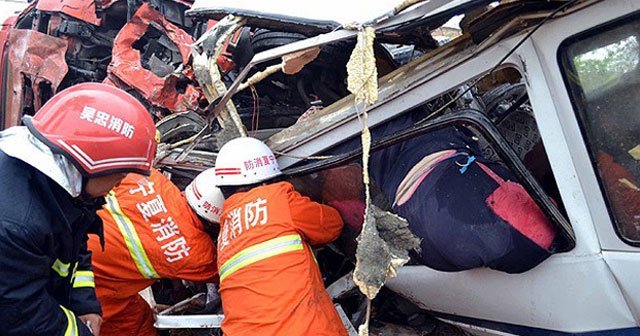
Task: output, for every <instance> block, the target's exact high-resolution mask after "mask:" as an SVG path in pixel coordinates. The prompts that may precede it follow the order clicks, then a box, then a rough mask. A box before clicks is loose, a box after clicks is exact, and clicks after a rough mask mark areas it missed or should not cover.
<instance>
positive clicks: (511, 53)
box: [416, 0, 578, 124]
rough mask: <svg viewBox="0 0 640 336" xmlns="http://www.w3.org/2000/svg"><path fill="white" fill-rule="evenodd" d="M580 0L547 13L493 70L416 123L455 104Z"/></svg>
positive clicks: (572, 0) (573, 0)
mask: <svg viewBox="0 0 640 336" xmlns="http://www.w3.org/2000/svg"><path fill="white" fill-rule="evenodd" d="M577 1H578V0H571V1H569V2H567V3H565V4H564V5H562V6H560V7H558V8H556V9H555V10H554V11H553V12H551V13H549V15H547V16H546V17H545V18H544V19H542V21H540V22H539V23H538V24H537V25H536V26H535V27H534V28H533V29H532V30H531V31H530V32H528V33H527V35H525V36H524V37H523V38H522V39H521V40H520V41H518V43H516V45H515V46H513V48H511V50H509V52H507V53H506V54H505V55H504V56H503V57H502V58H501V59H500V60H499V61H498V63H496V65H495V66H494V67H493V68H491V70H489V72H487V73H486V74H484V76H481V77H479V78H477V79H476V80H475V81H473V83H471V85H469V86H468V87H467V88H466V89H465V90H464V91H462V92H461V93H460V94H458V95H457V96H456V97H455V98H453V99H452V100H450V101H449V102H448V103H446V104H444V105H443V106H442V107H441V108H439V109H437V110H436V111H434V112H433V113H431V114H429V115H428V116H426V117H424V118H422V119H421V120H420V121H418V122H417V123H416V124H421V123H423V122H425V121H427V120H429V119H431V118H432V117H434V116H436V115H438V114H440V113H441V112H442V111H444V110H446V109H447V108H448V107H449V106H451V104H453V103H454V102H456V101H458V100H459V99H460V98H462V97H463V96H464V95H465V94H467V92H469V91H471V89H473V88H475V87H476V85H478V83H479V82H480V81H481V80H483V79H485V78H486V77H487V76H489V75H491V74H492V73H493V72H494V71H496V70H497V69H498V68H499V67H500V66H501V65H502V64H503V63H504V61H506V60H507V58H509V57H510V56H511V55H513V53H514V52H515V51H516V50H517V49H518V48H519V47H520V46H521V45H522V44H523V43H524V42H525V41H526V40H528V39H529V38H530V37H531V36H532V35H533V34H534V33H535V32H536V31H537V30H538V29H540V27H542V25H544V24H545V23H546V22H547V21H549V20H550V19H552V18H553V17H554V16H555V15H556V14H558V13H559V12H560V11H562V10H564V9H565V8H567V7H569V6H571V5H573V4H574V3H575V2H577Z"/></svg>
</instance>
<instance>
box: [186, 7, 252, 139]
mask: <svg viewBox="0 0 640 336" xmlns="http://www.w3.org/2000/svg"><path fill="white" fill-rule="evenodd" d="M242 23H243V20H242V18H241V17H235V16H233V15H229V16H227V17H225V18H224V19H222V20H220V21H219V22H218V23H217V24H216V25H215V26H214V27H213V28H212V29H211V30H209V31H208V32H207V33H205V34H204V35H203V36H202V37H201V38H200V39H198V41H196V43H195V44H194V45H193V49H192V53H193V66H194V70H195V76H196V80H197V81H198V83H199V84H200V86H201V87H202V89H203V92H204V94H205V97H207V100H208V101H209V102H210V103H213V102H214V101H215V100H216V99H218V98H220V97H222V96H224V95H225V94H226V93H227V87H226V85H225V84H224V82H223V81H222V74H221V73H220V69H219V68H218V58H219V57H220V56H221V55H222V52H223V50H224V49H225V47H226V45H225V43H226V41H227V40H228V39H229V38H230V37H231V36H233V34H234V33H235V32H236V31H237V30H238V29H240V27H241V26H242ZM224 107H225V108H224V109H223V110H221V111H220V115H219V116H216V117H219V119H220V120H221V121H222V122H221V124H222V128H223V131H221V132H220V133H221V136H220V139H218V140H219V141H218V143H219V144H224V143H226V142H227V141H229V140H231V139H233V138H236V137H238V136H246V135H247V131H246V129H245V127H244V125H243V124H242V120H240V116H239V115H238V111H237V110H236V107H235V105H234V104H233V102H232V101H231V100H228V101H227V102H225V105H224ZM229 119H230V120H229ZM229 121H232V122H229ZM229 126H232V127H229ZM233 126H235V130H233V128H234V127H233ZM236 131H237V132H236Z"/></svg>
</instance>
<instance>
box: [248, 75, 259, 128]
mask: <svg viewBox="0 0 640 336" xmlns="http://www.w3.org/2000/svg"><path fill="white" fill-rule="evenodd" d="M249 87H250V88H251V96H252V97H253V112H252V113H251V131H253V132H255V130H256V124H255V118H256V111H257V109H258V93H257V92H256V89H255V88H254V87H253V85H250V86H249ZM254 135H255V133H254Z"/></svg>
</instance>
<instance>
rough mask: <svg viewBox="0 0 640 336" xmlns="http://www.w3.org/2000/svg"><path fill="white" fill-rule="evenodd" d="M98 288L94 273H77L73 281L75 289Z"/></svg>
mask: <svg viewBox="0 0 640 336" xmlns="http://www.w3.org/2000/svg"><path fill="white" fill-rule="evenodd" d="M81 287H93V288H95V287H96V283H95V280H94V277H93V272H92V271H77V272H76V276H75V279H74V280H73V288H81Z"/></svg>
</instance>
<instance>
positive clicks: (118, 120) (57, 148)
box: [23, 83, 157, 177]
mask: <svg viewBox="0 0 640 336" xmlns="http://www.w3.org/2000/svg"><path fill="white" fill-rule="evenodd" d="M23 121H24V123H25V124H26V125H27V127H28V128H29V131H31V133H33V134H34V135H35V136H36V137H37V138H38V139H40V140H41V141H42V142H44V143H45V144H47V145H48V146H49V147H50V148H51V150H52V151H54V152H56V153H60V154H62V155H64V156H65V157H66V158H67V159H69V160H70V161H71V162H72V163H73V164H74V165H75V166H76V168H78V170H80V172H81V173H82V175H84V176H85V177H97V176H103V175H108V174H113V173H119V172H125V173H127V172H136V173H140V174H144V175H149V174H150V170H151V162H152V161H153V158H154V156H155V154H156V145H157V136H156V132H157V131H156V127H155V125H154V123H153V119H152V118H151V116H150V115H149V112H148V111H147V109H146V108H145V107H144V106H143V105H142V104H141V103H140V102H138V101H137V100H136V99H135V98H133V97H132V96H131V95H129V94H128V93H126V92H124V91H122V90H120V89H118V88H116V87H113V86H110V85H106V84H101V83H83V84H78V85H75V86H72V87H70V88H68V89H66V90H63V91H61V92H59V93H58V94H56V95H55V96H53V98H51V99H50V100H49V101H48V102H47V103H46V104H44V106H42V108H41V109H40V110H39V111H38V112H37V113H36V114H35V116H33V117H25V118H24V120H23Z"/></svg>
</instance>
